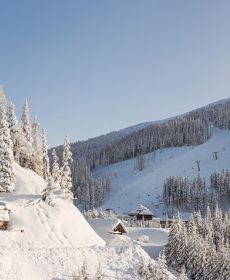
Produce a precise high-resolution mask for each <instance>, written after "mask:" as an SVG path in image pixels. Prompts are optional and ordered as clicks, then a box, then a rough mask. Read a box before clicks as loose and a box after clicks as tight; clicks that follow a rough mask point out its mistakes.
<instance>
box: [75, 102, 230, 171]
mask: <svg viewBox="0 0 230 280" xmlns="http://www.w3.org/2000/svg"><path fill="white" fill-rule="evenodd" d="M212 127H219V128H223V129H229V128H230V101H226V102H222V103H217V104H214V105H210V106H206V107H204V108H201V109H198V110H195V111H192V112H190V113H188V114H186V115H184V116H181V117H178V118H174V119H171V120H168V121H163V122H158V123H155V124H150V125H146V127H144V128H142V129H137V130H134V131H132V132H131V133H125V134H124V135H122V133H120V134H119V133H117V134H109V135H105V136H100V137H97V138H94V139H89V140H88V141H81V142H76V143H74V144H72V150H73V157H74V160H78V159H79V158H85V160H86V162H87V164H88V165H89V166H90V169H93V168H95V167H97V166H100V165H108V164H112V163H115V162H118V161H122V160H127V159H130V158H133V157H136V156H137V155H138V154H140V153H149V152H152V151H154V150H157V149H163V148H168V147H181V146H185V145H189V146H191V145H198V144H202V143H204V142H205V141H207V140H208V139H209V138H210V137H211V135H212Z"/></svg>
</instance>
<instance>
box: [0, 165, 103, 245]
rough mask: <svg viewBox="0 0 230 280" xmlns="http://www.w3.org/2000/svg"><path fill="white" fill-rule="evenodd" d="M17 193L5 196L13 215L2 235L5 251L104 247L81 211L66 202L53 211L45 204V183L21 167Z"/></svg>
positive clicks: (0, 198)
mask: <svg viewBox="0 0 230 280" xmlns="http://www.w3.org/2000/svg"><path fill="white" fill-rule="evenodd" d="M15 166H16V174H17V182H16V189H15V191H14V192H13V193H7V194H6V193H1V194H0V201H1V202H2V203H3V204H4V205H5V206H6V207H7V208H8V209H9V210H10V211H11V212H10V221H9V227H8V231H0V238H1V247H12V246H14V247H15V246H18V245H22V244H23V245H24V246H27V245H28V246H29V247H40V248H41V247H46V248H47V247H49V248H53V247H88V246H94V245H99V246H104V244H105V242H104V241H103V240H102V239H101V238H100V237H99V236H98V235H97V234H96V233H95V232H94V231H93V229H92V228H91V227H90V225H89V224H88V223H87V221H86V220H85V219H84V217H83V216H82V214H81V213H80V211H79V210H78V209H77V208H76V207H75V206H74V205H72V204H69V203H68V202H66V201H65V200H64V199H62V198H57V199H55V206H54V207H51V206H49V205H47V204H46V203H45V202H43V201H41V199H40V197H41V192H42V190H43V188H44V186H45V181H44V180H43V179H42V178H41V177H40V176H38V175H37V174H35V173H34V172H33V171H31V170H27V169H23V168H21V167H20V166H18V165H17V164H15Z"/></svg>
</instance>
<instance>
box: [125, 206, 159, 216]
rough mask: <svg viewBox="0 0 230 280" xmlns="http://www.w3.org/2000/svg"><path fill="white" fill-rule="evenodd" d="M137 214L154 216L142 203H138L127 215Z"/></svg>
mask: <svg viewBox="0 0 230 280" xmlns="http://www.w3.org/2000/svg"><path fill="white" fill-rule="evenodd" d="M137 215H143V216H154V214H153V213H152V212H151V211H150V210H149V209H148V208H147V207H145V206H143V205H142V204H139V205H138V207H137V209H136V210H133V211H131V212H130V213H129V216H137Z"/></svg>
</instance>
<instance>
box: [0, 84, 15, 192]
mask: <svg viewBox="0 0 230 280" xmlns="http://www.w3.org/2000/svg"><path fill="white" fill-rule="evenodd" d="M15 181H16V174H15V170H14V156H13V143H12V140H11V135H10V130H9V125H8V122H7V118H6V112H5V95H4V91H3V88H2V87H0V191H2V192H12V191H13V190H14V189H15Z"/></svg>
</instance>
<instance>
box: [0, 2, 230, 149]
mask: <svg viewBox="0 0 230 280" xmlns="http://www.w3.org/2000/svg"><path fill="white" fill-rule="evenodd" d="M0 11H1V12H0V83H2V84H3V85H4V88H5V93H6V95H7V97H8V99H12V100H13V101H14V102H15V103H16V107H17V112H18V114H21V113H20V111H21V107H22V104H23V102H24V100H25V98H26V97H27V98H28V100H29V103H30V109H31V118H32V117H33V116H34V115H35V114H36V115H38V116H39V119H40V122H41V124H42V126H44V127H45V128H46V129H47V133H48V136H47V137H48V142H49V145H56V144H60V143H62V142H63V138H64V135H65V134H67V135H68V136H69V137H70V139H71V141H76V140H77V139H86V138H88V137H92V136H96V135H99V134H102V133H105V132H109V131H111V130H117V129H120V128H124V127H127V126H130V125H133V124H137V123H140V122H145V121H151V120H156V119H162V118H167V117H170V116H173V115H177V114H179V113H184V112H186V111H188V110H191V109H193V108H196V107H199V106H201V105H204V104H207V103H210V102H212V101H216V100H218V99H222V98H227V97H230V94H229V93H230V31H229V30H230V16H229V15H230V1H229V0H226V1H217V0H215V1H212V0H202V1H200V0H193V1H185V0H180V1H178V0H173V1H172V0H168V1H167V0H91V1H88V0H39V1H38V0H20V1H18V0H7V1H5V0H0Z"/></svg>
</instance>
